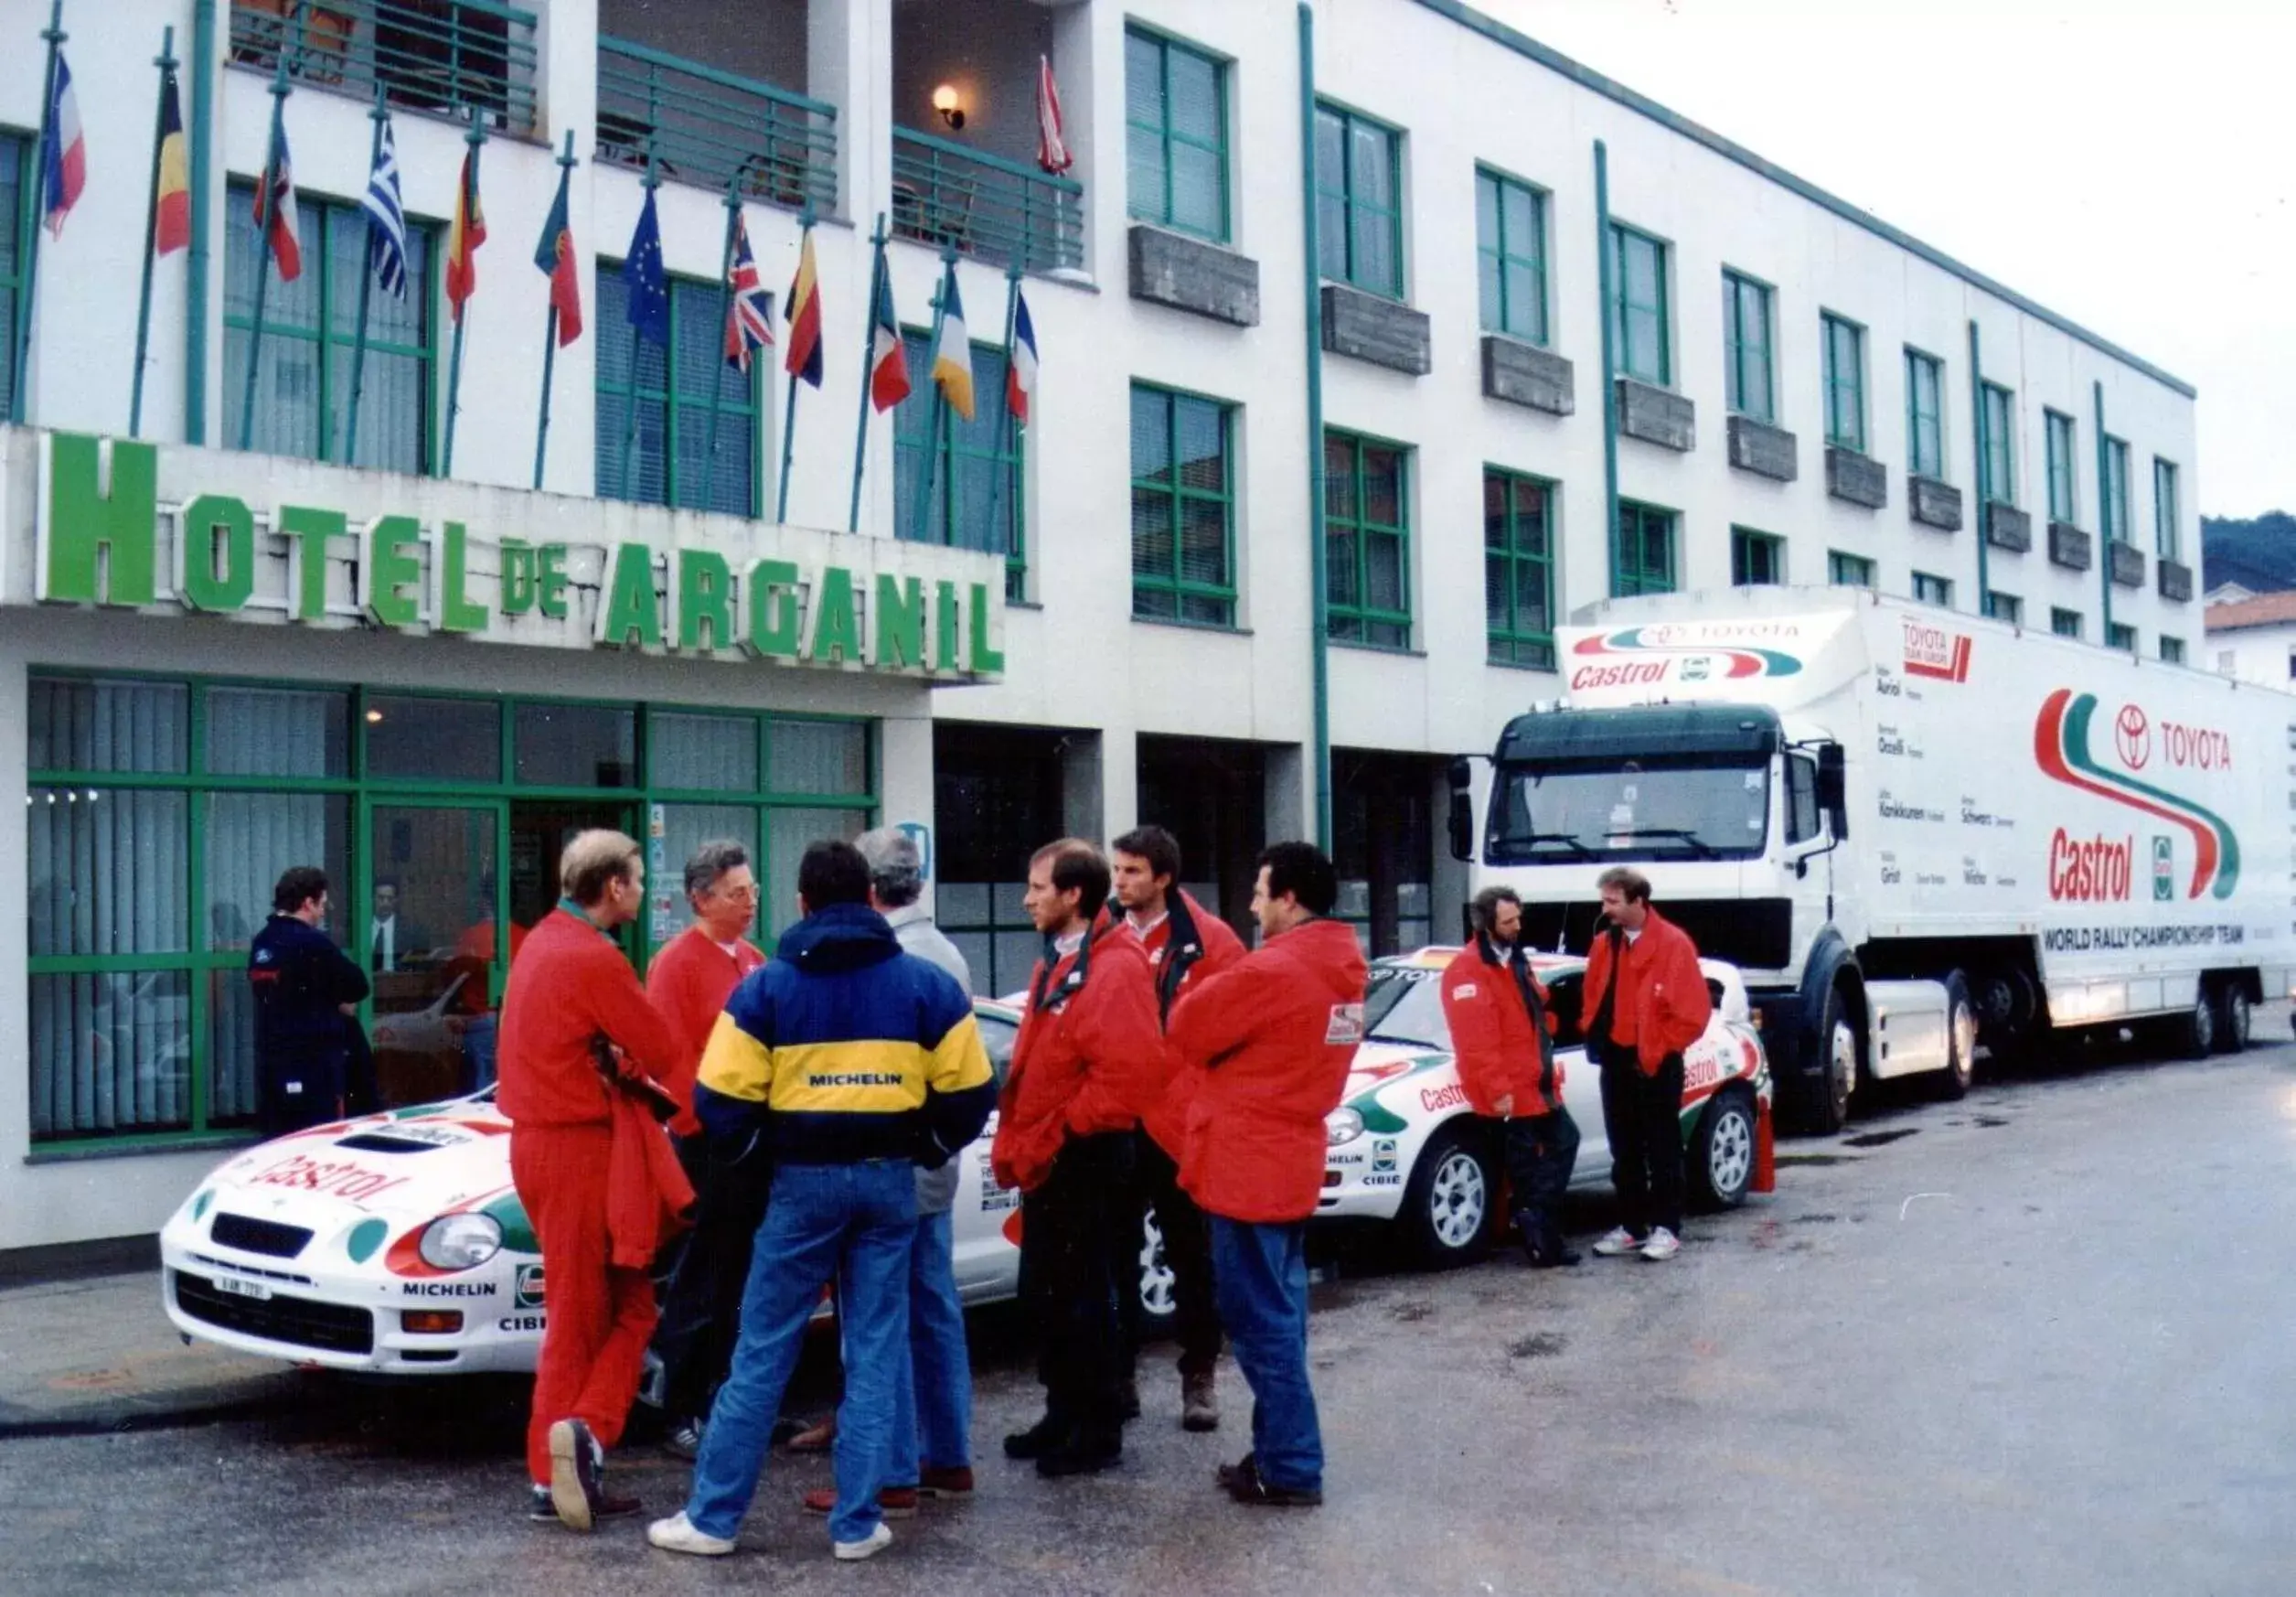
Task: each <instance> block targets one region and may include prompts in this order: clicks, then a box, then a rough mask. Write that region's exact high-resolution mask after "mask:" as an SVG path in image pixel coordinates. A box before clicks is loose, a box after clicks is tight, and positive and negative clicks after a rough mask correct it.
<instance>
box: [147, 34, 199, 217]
mask: <svg viewBox="0 0 2296 1597" xmlns="http://www.w3.org/2000/svg"><path fill="white" fill-rule="evenodd" d="M156 204H157V209H156V211H155V217H154V221H153V225H152V248H153V252H154V253H155V254H161V255H170V254H173V253H175V252H176V251H177V250H180V249H183V248H184V247H185V246H186V245H187V244H189V243H190V242H191V177H190V167H189V166H188V165H187V162H186V161H185V159H184V107H183V98H182V96H181V95H180V94H178V93H177V92H176V74H175V73H174V72H172V71H171V72H169V73H168V74H167V80H166V82H164V83H162V84H161V85H160V88H159V197H158V199H157V202H156Z"/></svg>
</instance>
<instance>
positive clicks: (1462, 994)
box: [1451, 981, 1475, 1002]
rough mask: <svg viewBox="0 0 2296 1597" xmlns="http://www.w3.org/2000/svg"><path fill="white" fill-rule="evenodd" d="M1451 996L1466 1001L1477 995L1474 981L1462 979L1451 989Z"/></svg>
mask: <svg viewBox="0 0 2296 1597" xmlns="http://www.w3.org/2000/svg"><path fill="white" fill-rule="evenodd" d="M1451 996H1452V997H1453V998H1456V999H1458V1000H1459V1001H1460V1002H1466V1001H1467V1000H1468V999H1470V998H1472V997H1474V996H1475V984H1474V983H1473V982H1472V981H1462V982H1460V983H1459V984H1458V986H1457V987H1454V988H1452V989H1451Z"/></svg>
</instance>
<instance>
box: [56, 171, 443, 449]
mask: <svg viewBox="0 0 2296 1597" xmlns="http://www.w3.org/2000/svg"><path fill="white" fill-rule="evenodd" d="M254 203H255V188H254V186H253V185H252V184H233V185H232V186H231V189H230V205H229V208H228V216H229V225H227V226H226V227H225V228H224V229H223V235H224V255H225V282H224V291H223V294H224V297H223V393H224V410H223V414H224V427H223V439H224V442H225V443H226V444H228V445H230V446H231V447H233V448H236V447H238V445H239V441H240V402H241V400H242V398H243V397H244V395H245V393H246V390H247V359H248V350H249V348H250V346H251V343H252V341H253V333H254V327H255V285H256V273H257V272H258V270H259V269H267V268H268V266H269V263H270V260H271V257H270V255H269V253H268V252H265V251H264V250H263V248H262V245H261V244H260V243H259V242H258V241H257V239H256V237H255V230H254V228H253V226H252V225H251V223H249V222H248V220H247V218H248V215H249V213H250V208H251V207H252V206H253V205H254ZM11 214H13V212H12V213H11ZM296 220H297V223H298V229H297V237H298V238H299V240H300V241H301V243H302V245H303V256H304V262H305V263H306V264H305V268H304V273H303V275H301V276H300V277H298V278H296V279H295V280H294V282H293V283H282V282H280V281H279V278H278V274H277V273H275V272H274V273H271V274H270V282H269V284H268V285H267V286H266V287H265V288H264V289H263V347H262V355H261V356H260V359H261V360H262V370H260V371H258V372H257V373H256V380H255V421H254V430H253V432H252V433H251V434H250V435H249V439H248V447H250V448H251V449H254V450H257V451H260V452H261V453H262V454H266V455H292V456H300V457H302V458H304V459H305V460H340V459H342V458H343V447H344V440H343V439H342V438H341V437H340V436H339V435H338V428H339V427H340V426H341V425H342V419H343V418H345V417H347V415H348V413H349V411H350V397H351V357H352V353H353V351H354V350H355V349H356V348H357V347H358V283H359V277H360V275H361V274H362V273H364V272H365V271H366V269H367V265H366V263H367V217H366V213H365V212H364V211H362V210H360V209H358V207H357V206H355V205H336V204H334V203H332V202H331V201H328V200H324V199H319V198H315V197H313V196H311V195H309V194H305V195H304V196H303V197H302V201H301V204H300V205H299V206H298V208H297V210H296ZM431 244H432V234H431V232H430V231H429V230H427V229H424V228H422V227H418V226H417V225H415V223H413V222H412V221H411V220H410V221H409V222H408V224H407V297H406V298H404V299H395V298H393V297H392V296H391V295H387V294H373V295H369V296H368V308H367V362H366V365H365V366H364V367H363V368H362V369H361V373H360V380H359V401H358V465H360V466H368V467H371V468H372V469H374V470H377V471H400V472H406V473H408V474H410V475H418V476H419V475H421V474H422V473H424V472H427V471H429V470H430V469H431V460H432V455H431V444H432V439H431V434H432V427H433V402H432V397H431V396H432V392H433V380H432V372H433V367H434V357H435V354H436V351H435V350H434V348H433V339H434V328H433V321H434V319H435V318H434V317H433V315H432V301H433V297H434V296H433V293H432V289H431ZM12 347H13V346H12ZM469 375H470V376H471V377H472V386H471V390H470V391H469V393H467V394H466V395H465V398H466V399H473V398H475V395H476V394H477V393H479V392H480V391H483V389H484V386H485V379H484V378H483V377H481V376H479V375H478V374H477V373H475V372H473V373H470V374H469ZM482 402H483V401H482Z"/></svg>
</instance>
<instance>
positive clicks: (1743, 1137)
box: [1686, 1087, 1756, 1209]
mask: <svg viewBox="0 0 2296 1597" xmlns="http://www.w3.org/2000/svg"><path fill="white" fill-rule="evenodd" d="M1755 1135H1756V1131H1755V1108H1754V1095H1753V1094H1752V1093H1751V1092H1748V1091H1747V1090H1746V1088H1743V1087H1725V1088H1723V1089H1722V1090H1721V1091H1720V1092H1717V1093H1715V1094H1714V1099H1713V1100H1712V1101H1711V1102H1709V1103H1708V1104H1707V1105H1706V1110H1705V1112H1704V1113H1703V1114H1702V1115H1700V1116H1699V1117H1698V1125H1697V1128H1696V1129H1695V1130H1694V1131H1692V1132H1691V1134H1690V1148H1689V1158H1688V1160H1687V1161H1686V1163H1688V1165H1689V1170H1688V1173H1687V1174H1689V1176H1690V1191H1691V1196H1692V1197H1693V1198H1694V1199H1695V1200H1696V1201H1697V1204H1698V1206H1699V1207H1701V1208H1703V1209H1735V1208H1736V1207H1737V1206H1739V1205H1740V1204H1742V1203H1744V1202H1746V1193H1747V1192H1748V1191H1749V1190H1751V1188H1752V1186H1753V1184H1754V1140H1755Z"/></svg>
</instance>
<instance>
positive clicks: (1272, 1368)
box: [1171, 842, 1368, 1507]
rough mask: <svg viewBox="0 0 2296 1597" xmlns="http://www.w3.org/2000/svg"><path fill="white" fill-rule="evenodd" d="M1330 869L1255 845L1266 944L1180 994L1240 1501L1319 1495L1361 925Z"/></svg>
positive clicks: (1183, 1174) (1198, 1184)
mask: <svg viewBox="0 0 2296 1597" xmlns="http://www.w3.org/2000/svg"><path fill="white" fill-rule="evenodd" d="M1339 894H1340V884H1339V874H1338V873H1337V872H1335V871H1334V870H1333V869H1332V867H1331V862H1330V860H1328V859H1326V858H1325V857H1324V856H1323V855H1322V853H1321V852H1319V851H1318V850H1317V849H1315V848H1314V847H1313V846H1312V845H1310V844H1308V843H1304V842H1283V843H1277V844H1276V846H1275V847H1273V848H1271V849H1269V850H1268V851H1267V852H1265V853H1263V854H1262V855H1261V856H1260V862H1259V882H1258V884H1257V888H1256V890H1255V892H1254V894H1253V896H1252V908H1253V911H1254V913H1255V914H1256V915H1257V916H1259V921H1260V938H1261V943H1260V948H1259V950H1258V951H1257V952H1256V953H1253V954H1248V955H1246V956H1245V957H1244V959H1242V960H1240V961H1238V962H1237V964H1236V965H1235V966H1234V967H1233V969H1231V970H1226V971H1223V973H1222V974H1220V975H1218V976H1214V977H1212V979H1211V980H1209V981H1206V982H1204V984H1203V985H1202V986H1201V987H1199V988H1197V989H1196V990H1195V991H1193V992H1191V993H1189V994H1188V995H1187V996H1186V997H1184V998H1182V999H1181V1000H1180V1002H1179V1004H1178V1005H1177V1006H1176V1007H1175V1008H1174V1009H1173V1011H1172V1024H1171V1043H1172V1046H1173V1048H1174V1050H1175V1051H1177V1052H1178V1054H1179V1055H1180V1058H1181V1060H1182V1061H1183V1068H1191V1069H1201V1071H1202V1072H1203V1085H1202V1087H1201V1089H1200V1090H1199V1091H1198V1092H1197V1094H1196V1096H1195V1099H1194V1101H1193V1102H1192V1103H1191V1104H1190V1105H1189V1106H1188V1139H1187V1150H1186V1152H1185V1153H1184V1154H1183V1155H1182V1157H1181V1160H1180V1182H1181V1184H1183V1185H1184V1186H1186V1187H1187V1189H1188V1191H1189V1194H1190V1195H1191V1196H1192V1197H1193V1198H1194V1199H1195V1200H1196V1202H1197V1204H1198V1205H1199V1206H1201V1207H1202V1209H1203V1211H1204V1212H1205V1213H1206V1214H1208V1215H1210V1216H1211V1217H1212V1276H1213V1280H1214V1282H1215V1284H1216V1286H1217V1288H1218V1291H1219V1296H1220V1318H1221V1320H1222V1322H1223V1323H1224V1324H1226V1326H1227V1329H1228V1339H1229V1341H1230V1343H1231V1344H1232V1345H1233V1346H1234V1349H1235V1362H1236V1364H1237V1365H1238V1367H1241V1368H1242V1369H1243V1371H1244V1380H1245V1381H1246V1382H1247V1383H1249V1385H1250V1386H1251V1388H1252V1451H1251V1452H1248V1453H1245V1454H1244V1459H1243V1461H1242V1462H1241V1463H1233V1464H1223V1465H1222V1466H1221V1469H1220V1476H1219V1478H1220V1484H1221V1485H1223V1487H1225V1488H1226V1489H1227V1492H1228V1495H1230V1496H1232V1497H1233V1498H1234V1499H1235V1500H1236V1501H1237V1502H1239V1503H1259V1504H1267V1505H1272V1506H1285V1507H1290V1506H1300V1507H1305V1506H1313V1505H1315V1504H1318V1503H1320V1502H1322V1501H1323V1434H1322V1431H1321V1429H1320V1427H1319V1424H1318V1422H1317V1419H1316V1398H1315V1392H1314V1390H1313V1388H1311V1387H1310V1386H1309V1385H1308V1254H1307V1235H1308V1224H1307V1222H1308V1216H1310V1215H1312V1214H1314V1213H1315V1210H1316V1195H1317V1194H1318V1193H1319V1192H1320V1191H1321V1190H1322V1185H1323V1151H1324V1146H1325V1141H1324V1128H1323V1121H1324V1117H1325V1116H1326V1115H1329V1114H1330V1112H1331V1111H1332V1110H1333V1109H1337V1108H1339V1106H1340V1095H1341V1094H1342V1093H1343V1092H1344V1091H1345V1090H1346V1088H1347V1073H1348V1066H1349V1065H1350V1064H1351V1062H1352V1061H1353V1059H1354V1057H1355V1045H1356V1044H1358V1043H1359V1042H1361V1041H1362V1037H1363V985H1364V979H1365V977H1366V975H1367V974H1368V970H1367V967H1366V966H1365V964H1364V962H1363V953H1362V949H1361V948H1359V947H1358V946H1357V944H1356V941H1355V933H1354V931H1353V929H1352V928H1351V927H1348V926H1347V925H1346V924H1345V923H1344V922H1341V921H1336V920H1327V919H1325V918H1324V917H1325V916H1328V915H1330V913H1331V906H1332V904H1333V903H1334V902H1335V901H1336V900H1337V899H1338V897H1339Z"/></svg>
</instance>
